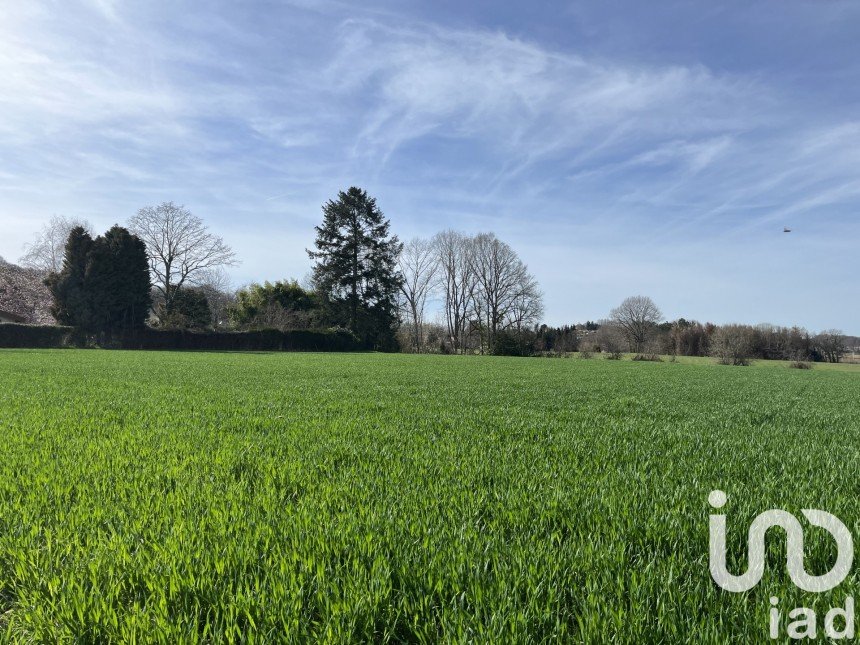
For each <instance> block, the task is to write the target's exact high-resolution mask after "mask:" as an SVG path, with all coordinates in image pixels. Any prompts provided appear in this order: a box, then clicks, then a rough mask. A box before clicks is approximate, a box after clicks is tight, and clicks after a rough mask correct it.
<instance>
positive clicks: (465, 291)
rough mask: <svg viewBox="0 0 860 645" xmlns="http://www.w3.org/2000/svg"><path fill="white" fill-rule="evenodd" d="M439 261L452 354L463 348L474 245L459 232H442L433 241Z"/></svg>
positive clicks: (473, 287) (469, 307)
mask: <svg viewBox="0 0 860 645" xmlns="http://www.w3.org/2000/svg"><path fill="white" fill-rule="evenodd" d="M433 245H434V247H435V248H436V254H437V256H438V261H439V279H440V283H441V288H442V290H443V291H444V296H445V322H446V324H447V327H448V338H449V339H450V341H451V346H452V349H453V351H455V352H457V351H460V350H462V349H463V348H464V346H465V337H466V329H467V324H468V318H469V311H470V309H471V305H472V295H473V293H474V290H475V276H474V274H473V273H472V270H471V261H470V254H471V252H472V245H471V242H470V240H469V238H467V237H466V236H465V235H463V234H462V233H458V232H457V231H451V230H448V231H442V232H441V233H438V234H436V236H435V237H434V238H433Z"/></svg>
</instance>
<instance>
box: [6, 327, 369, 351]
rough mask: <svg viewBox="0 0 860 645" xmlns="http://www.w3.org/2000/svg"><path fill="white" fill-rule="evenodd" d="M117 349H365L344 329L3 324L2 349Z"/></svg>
mask: <svg viewBox="0 0 860 645" xmlns="http://www.w3.org/2000/svg"><path fill="white" fill-rule="evenodd" d="M94 345H101V346H102V347H110V348H114V349H152V350H198V351H207V350H208V351H225V352H237V351H238V352H354V351H360V350H363V349H366V348H365V347H364V346H362V344H361V342H360V341H359V340H358V338H356V336H355V335H354V334H352V333H351V332H349V331H345V330H340V329H339V330H309V329H301V330H296V331H286V332H282V331H278V330H276V329H264V330H261V331H244V332H192V331H165V330H159V329H150V328H148V327H147V328H145V329H139V330H136V331H133V332H128V333H126V334H121V335H114V336H113V337H111V338H102V337H93V338H86V337H84V336H83V335H81V334H80V333H78V332H75V331H74V330H73V329H72V328H71V327H38V326H34V325H17V324H0V347H19V348H23V347H31V348H51V347H54V348H56V347H69V346H77V347H81V346H94Z"/></svg>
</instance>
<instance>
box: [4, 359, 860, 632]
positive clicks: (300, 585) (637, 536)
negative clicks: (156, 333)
mask: <svg viewBox="0 0 860 645" xmlns="http://www.w3.org/2000/svg"><path fill="white" fill-rule="evenodd" d="M858 395H860V367H858V368H847V369H846V368H842V369H838V370H834V369H818V368H817V369H814V370H812V371H801V370H791V369H787V368H786V367H785V366H784V365H781V364H773V365H767V364H757V365H754V366H753V367H749V368H742V367H741V368H737V367H724V366H718V365H714V364H712V362H711V361H685V362H679V363H669V362H663V363H634V362H631V361H627V360H625V361H607V360H602V359H600V358H595V359H593V360H580V359H577V358H570V359H552V360H551V359H515V358H510V359H508V358H490V357H487V358H482V357H456V356H409V355H378V354H337V355H334V354H228V353H157V352H151V353H144V352H120V351H77V350H60V351H31V350H26V351H25V350H22V351H13V350H9V351H0V437H2V441H0V639H2V640H4V641H7V642H110V641H112V642H134V641H136V642H172V643H176V642H189V643H193V642H281V641H284V642H366V641H377V642H423V643H436V642H480V643H484V642H493V643H506V642H516V643H529V642H535V643H537V642H556V641H561V642H584V643H593V642H624V643H648V642H665V643H682V642H689V643H710V642H714V643H716V642H756V641H765V640H767V620H768V610H769V609H770V605H769V604H768V598H769V597H770V596H773V595H775V596H778V597H779V598H780V599H781V602H782V604H783V605H784V606H785V608H786V610H788V609H790V608H792V607H794V606H796V605H806V606H810V607H815V608H820V609H821V610H822V611H824V610H826V608H828V607H830V606H831V605H836V604H840V603H842V602H843V601H844V599H845V597H846V596H847V595H851V594H855V593H856V592H857V591H858V590H860V578H858V577H857V574H856V573H852V575H851V577H850V578H849V579H848V580H847V581H846V582H845V583H844V584H843V585H842V586H840V587H838V588H837V589H835V590H834V591H832V592H828V593H825V594H820V595H818V596H816V595H814V594H804V593H803V592H800V591H798V590H796V589H795V588H794V587H793V586H792V584H791V581H790V580H789V579H788V576H787V574H786V573H785V567H784V563H785V555H784V548H783V547H782V541H783V540H782V539H781V536H780V534H779V533H778V532H776V531H775V532H773V534H771V535H770V536H769V537H770V540H769V542H768V545H769V554H768V568H767V572H766V574H765V577H764V579H763V580H762V582H761V584H760V585H759V586H758V587H757V588H756V589H754V590H753V591H751V592H749V593H747V594H732V593H728V592H725V591H722V590H720V589H719V588H718V587H717V586H716V585H715V584H714V583H713V582H712V580H711V578H710V575H709V573H708V514H709V512H710V507H709V506H708V504H707V496H708V493H709V492H710V491H711V490H713V489H717V488H719V489H722V490H725V491H726V492H727V493H728V498H729V501H728V504H727V505H726V507H725V508H724V509H723V511H722V512H724V513H725V514H726V515H727V516H728V525H729V544H730V549H731V558H730V563H731V564H732V565H733V567H734V569H735V570H736V571H737V570H740V569H742V568H743V567H744V566H745V562H746V532H747V528H748V527H749V524H750V522H751V520H752V518H753V517H755V515H757V514H758V513H759V512H761V511H764V510H766V509H768V508H774V507H778V508H784V509H786V510H788V511H790V512H792V513H795V514H797V515H799V514H800V509H801V508H810V507H811V508H821V509H824V510H827V511H830V512H831V513H834V514H836V515H837V516H839V517H840V518H841V519H842V520H843V521H844V522H845V524H846V525H847V526H848V527H849V528H850V529H851V530H852V532H854V534H855V538H860V532H858V531H857V530H856V529H857V528H858V527H860V477H858V475H860V404H858ZM816 531H819V532H816ZM822 533H823V532H820V530H813V529H810V528H808V527H807V560H806V567H807V569H808V570H809V571H810V572H812V571H815V572H818V573H823V572H824V571H826V570H827V569H828V568H829V566H830V563H831V561H832V560H833V558H834V552H835V549H834V548H833V547H832V545H831V542H830V541H829V538H828V537H827V534H826V533H823V534H822ZM855 570H856V567H855Z"/></svg>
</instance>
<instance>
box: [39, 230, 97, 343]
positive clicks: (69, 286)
mask: <svg viewBox="0 0 860 645" xmlns="http://www.w3.org/2000/svg"><path fill="white" fill-rule="evenodd" d="M92 246H93V239H92V238H91V237H90V235H89V233H87V231H86V229H84V228H83V227H81V226H77V227H75V228H73V229H72V230H71V232H70V233H69V239H68V241H67V242H66V250H65V256H64V258H63V268H62V269H61V270H60V272H59V273H52V274H50V275H49V276H48V278H47V279H46V280H45V283H46V284H47V285H48V289H49V290H50V292H51V296H52V298H53V300H54V303H53V305H52V306H51V314H52V315H53V316H54V318H56V319H57V322H59V323H60V324H63V325H70V326H72V327H82V328H86V327H88V326H89V323H90V314H91V312H90V307H89V303H88V302H87V298H86V292H85V288H84V277H85V275H86V270H87V259H88V258H89V254H90V250H91V249H92Z"/></svg>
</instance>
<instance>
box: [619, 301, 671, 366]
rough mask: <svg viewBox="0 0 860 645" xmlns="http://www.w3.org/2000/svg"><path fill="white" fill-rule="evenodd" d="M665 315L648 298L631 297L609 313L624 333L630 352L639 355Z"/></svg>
mask: <svg viewBox="0 0 860 645" xmlns="http://www.w3.org/2000/svg"><path fill="white" fill-rule="evenodd" d="M662 317H663V314H662V313H661V312H660V309H659V307H657V305H655V304H654V301H653V300H651V298H649V297H647V296H631V297H630V298H627V299H625V300H624V302H622V303H621V304H620V305H619V306H618V307H616V308H615V309H613V310H612V311H611V312H610V313H609V318H610V320H611V321H612V322H613V323H614V324H615V325H617V326H618V327H620V328H621V329H622V330H623V331H624V335H625V336H626V337H627V342H628V343H629V344H630V351H632V352H636V353H639V352H641V351H642V350H643V349H644V348H645V345H646V343H647V342H648V337H649V336H650V334H651V332H652V330H653V329H654V327H655V326H656V325H657V323H659V322H660V319H661V318H662Z"/></svg>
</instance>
